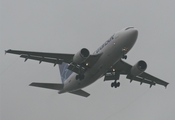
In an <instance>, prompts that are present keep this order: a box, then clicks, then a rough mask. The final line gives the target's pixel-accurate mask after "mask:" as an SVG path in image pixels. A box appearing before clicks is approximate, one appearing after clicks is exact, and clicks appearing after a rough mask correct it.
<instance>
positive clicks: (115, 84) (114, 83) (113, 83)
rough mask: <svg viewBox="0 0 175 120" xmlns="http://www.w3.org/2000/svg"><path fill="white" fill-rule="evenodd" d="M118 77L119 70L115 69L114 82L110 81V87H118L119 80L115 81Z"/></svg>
mask: <svg viewBox="0 0 175 120" xmlns="http://www.w3.org/2000/svg"><path fill="white" fill-rule="evenodd" d="M119 78H120V72H119V71H115V79H114V82H112V83H111V87H115V88H117V87H120V82H117V80H119Z"/></svg>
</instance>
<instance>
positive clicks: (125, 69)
mask: <svg viewBox="0 0 175 120" xmlns="http://www.w3.org/2000/svg"><path fill="white" fill-rule="evenodd" d="M113 68H114V69H115V70H116V71H118V72H119V74H123V75H127V79H130V81H131V82H132V81H137V82H140V84H142V83H146V84H149V85H150V87H152V85H156V84H159V85H163V86H165V87H167V85H168V84H169V83H167V82H165V81H163V80H161V79H159V78H157V77H154V76H152V75H150V74H148V73H146V72H143V73H142V74H140V75H138V76H135V77H131V76H129V74H130V70H131V68H132V65H130V64H128V63H126V62H124V61H122V60H120V61H119V62H117V63H116V64H115V65H114V66H113ZM112 72H113V71H112V69H111V70H109V71H108V72H107V74H106V75H105V78H106V80H111V79H113V78H114V75H112V74H111V75H110V74H109V73H112Z"/></svg>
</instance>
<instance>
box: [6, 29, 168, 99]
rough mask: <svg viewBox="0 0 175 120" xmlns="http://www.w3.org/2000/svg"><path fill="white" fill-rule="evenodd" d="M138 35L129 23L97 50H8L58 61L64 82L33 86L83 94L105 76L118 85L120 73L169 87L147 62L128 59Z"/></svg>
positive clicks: (23, 56) (129, 77)
mask: <svg viewBox="0 0 175 120" xmlns="http://www.w3.org/2000/svg"><path fill="white" fill-rule="evenodd" d="M137 36H138V30H137V29H136V28H134V27H127V28H125V29H122V30H120V31H118V32H116V33H114V34H113V35H112V36H111V37H110V38H109V39H108V40H107V41H106V42H105V43H104V44H102V45H101V46H100V47H99V48H98V49H97V50H96V51H95V52H94V53H93V54H90V52H89V50H88V49H87V48H82V49H81V50H80V51H78V52H77V53H76V54H63V53H45V52H33V51H20V50H11V49H9V50H6V51H5V53H12V54H17V55H20V57H21V58H25V60H24V61H27V60H28V59H31V60H37V61H39V63H41V62H48V63H52V64H54V66H56V65H58V66H59V69H60V76H61V80H62V83H38V82H33V83H31V84H30V86H34V87H41V88H47V89H53V90H57V91H58V93H59V94H62V93H71V94H75V95H79V96H82V97H88V96H89V95H90V94H89V93H88V92H86V91H84V90H82V89H83V88H84V87H87V86H89V85H90V84H92V83H94V82H95V81H96V80H98V79H99V78H101V77H103V76H104V81H114V82H112V83H111V87H114V88H117V87H119V86H120V82H117V81H118V80H119V78H120V75H126V78H127V79H129V80H130V82H132V81H137V82H140V84H142V83H145V84H149V85H150V88H151V87H152V86H153V85H156V84H159V85H162V86H165V87H167V85H168V84H169V83H168V82H165V81H163V80H161V79H159V78H156V77H154V76H152V75H150V74H148V73H146V72H145V70H146V68H147V64H146V62H145V61H143V60H140V61H138V62H137V63H136V64H135V65H133V66H132V65H130V64H128V63H126V62H125V61H124V59H127V55H126V54H127V53H128V52H129V51H130V50H131V48H132V47H133V46H134V44H135V42H136V40H137Z"/></svg>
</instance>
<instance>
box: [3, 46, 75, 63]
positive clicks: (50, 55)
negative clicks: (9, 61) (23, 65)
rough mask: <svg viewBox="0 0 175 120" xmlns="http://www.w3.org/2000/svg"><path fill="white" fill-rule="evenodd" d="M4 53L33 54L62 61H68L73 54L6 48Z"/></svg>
mask: <svg viewBox="0 0 175 120" xmlns="http://www.w3.org/2000/svg"><path fill="white" fill-rule="evenodd" d="M6 53H12V54H17V55H23V56H24V55H26V56H35V57H42V58H45V57H47V58H54V59H63V60H64V62H66V63H70V62H71V61H72V58H73V56H74V54H61V53H44V52H32V51H20V50H11V49H9V50H7V51H6Z"/></svg>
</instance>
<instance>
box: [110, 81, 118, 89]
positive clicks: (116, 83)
mask: <svg viewBox="0 0 175 120" xmlns="http://www.w3.org/2000/svg"><path fill="white" fill-rule="evenodd" d="M111 87H115V88H117V87H120V82H117V81H116V80H115V81H114V82H112V83H111Z"/></svg>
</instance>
